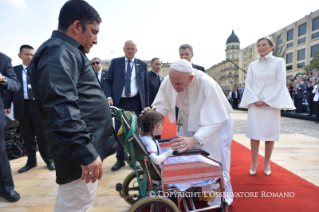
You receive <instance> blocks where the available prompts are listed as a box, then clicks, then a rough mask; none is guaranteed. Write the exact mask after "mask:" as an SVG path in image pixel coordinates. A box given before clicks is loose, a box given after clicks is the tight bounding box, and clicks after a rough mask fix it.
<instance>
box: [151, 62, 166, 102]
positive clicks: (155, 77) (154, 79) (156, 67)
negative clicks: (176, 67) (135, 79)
mask: <svg viewBox="0 0 319 212" xmlns="http://www.w3.org/2000/svg"><path fill="white" fill-rule="evenodd" d="M161 66H162V63H161V61H160V59H159V58H157V57H156V58H153V59H152V60H151V68H152V70H151V71H149V72H148V81H149V87H150V100H149V102H150V105H152V103H153V102H154V99H155V96H156V94H157V92H158V90H159V88H160V86H161V82H162V80H163V79H162V78H161V77H160V75H159V72H160V71H161Z"/></svg>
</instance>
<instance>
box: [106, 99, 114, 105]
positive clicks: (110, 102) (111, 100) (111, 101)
mask: <svg viewBox="0 0 319 212" xmlns="http://www.w3.org/2000/svg"><path fill="white" fill-rule="evenodd" d="M107 102H108V103H109V106H111V105H113V99H111V98H110V99H107Z"/></svg>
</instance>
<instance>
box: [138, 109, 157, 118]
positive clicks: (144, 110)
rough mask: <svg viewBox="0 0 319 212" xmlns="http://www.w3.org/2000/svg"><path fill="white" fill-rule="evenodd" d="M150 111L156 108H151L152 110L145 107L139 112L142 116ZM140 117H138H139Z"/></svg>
mask: <svg viewBox="0 0 319 212" xmlns="http://www.w3.org/2000/svg"><path fill="white" fill-rule="evenodd" d="M151 110H156V107H153V108H150V107H145V108H144V109H143V110H142V111H141V115H142V114H143V113H144V112H147V111H151ZM141 115H140V116H141Z"/></svg>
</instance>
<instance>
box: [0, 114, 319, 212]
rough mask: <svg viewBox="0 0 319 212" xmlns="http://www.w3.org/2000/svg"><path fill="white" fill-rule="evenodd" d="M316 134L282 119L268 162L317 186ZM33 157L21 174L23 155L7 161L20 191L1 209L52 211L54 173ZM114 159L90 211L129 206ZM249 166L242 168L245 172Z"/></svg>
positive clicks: (122, 210)
mask: <svg viewBox="0 0 319 212" xmlns="http://www.w3.org/2000/svg"><path fill="white" fill-rule="evenodd" d="M233 118H234V121H235V134H234V140H235V141H237V142H239V143H241V144H243V145H244V146H246V147H247V148H249V139H248V138H246V137H245V129H246V119H247V112H245V111H235V112H234V113H233ZM318 133H319V124H316V123H315V122H313V121H304V120H296V119H291V118H282V124H281V135H280V141H279V142H276V144H275V149H274V152H273V156H272V161H273V162H275V163H277V164H278V165H280V166H282V167H284V168H285V169H288V170H289V171H291V172H293V173H295V174H296V175H298V176H300V177H302V178H303V179H305V180H307V181H309V182H311V183H313V184H315V185H317V186H319V134H318ZM263 143H264V142H261V145H260V154H261V155H263V151H264V144H263ZM37 158H38V166H37V167H35V168H33V169H31V170H30V171H28V172H26V173H22V174H19V173H18V170H19V169H20V168H21V167H22V166H24V165H25V163H26V157H22V158H19V159H16V160H12V161H11V162H10V163H11V168H12V172H13V178H14V182H15V186H16V190H17V191H18V192H19V193H20V194H21V199H20V200H19V201H18V202H16V203H9V202H7V201H6V200H4V199H3V198H0V211H1V212H51V211H53V205H54V202H55V195H56V193H57V185H56V183H55V172H52V171H49V170H48V169H47V168H46V166H45V163H44V162H43V160H42V159H41V157H40V155H39V154H37ZM115 161H116V158H115V156H111V157H109V158H107V159H106V160H105V161H104V163H103V177H102V179H101V180H100V181H99V186H98V191H97V197H96V200H95V202H94V205H93V208H92V209H91V210H90V212H98V211H103V212H111V211H112V212H126V211H128V209H129V208H130V206H129V205H128V204H127V203H126V202H125V201H124V200H123V199H122V198H121V197H119V195H118V193H117V192H116V191H115V185H116V183H119V182H121V183H122V182H123V180H124V178H125V177H126V176H127V175H128V174H129V173H131V172H132V171H133V170H132V169H131V168H130V167H129V166H125V167H124V168H122V169H121V170H119V171H117V172H112V171H111V170H110V169H111V167H112V165H113V164H114V163H115ZM244 168H245V167H243V169H244ZM249 168H250V167H246V169H247V175H248V170H249ZM257 174H262V173H257ZM270 177H271V176H270Z"/></svg>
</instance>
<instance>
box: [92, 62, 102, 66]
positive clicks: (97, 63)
mask: <svg viewBox="0 0 319 212" xmlns="http://www.w3.org/2000/svg"><path fill="white" fill-rule="evenodd" d="M95 63H96V65H99V64H100V63H101V62H93V63H92V66H94V65H95Z"/></svg>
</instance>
